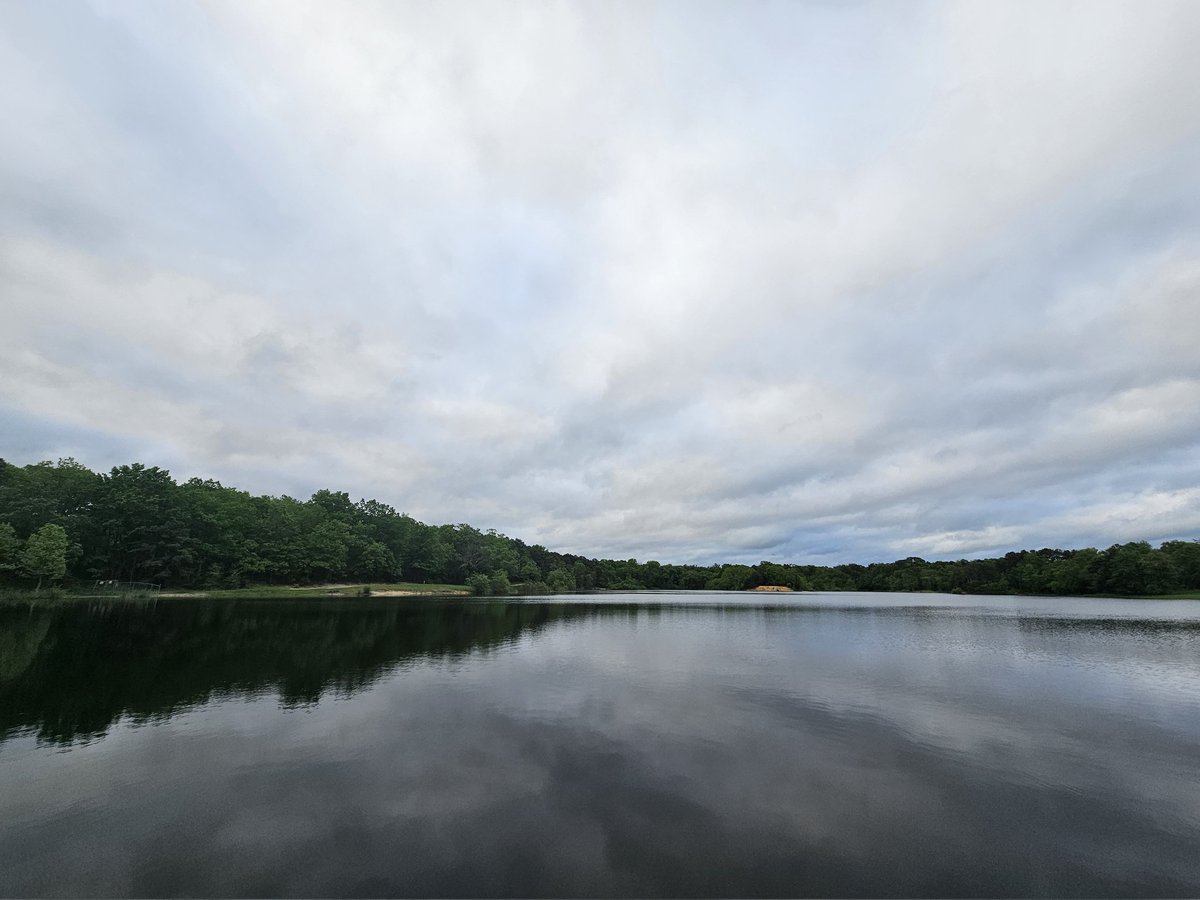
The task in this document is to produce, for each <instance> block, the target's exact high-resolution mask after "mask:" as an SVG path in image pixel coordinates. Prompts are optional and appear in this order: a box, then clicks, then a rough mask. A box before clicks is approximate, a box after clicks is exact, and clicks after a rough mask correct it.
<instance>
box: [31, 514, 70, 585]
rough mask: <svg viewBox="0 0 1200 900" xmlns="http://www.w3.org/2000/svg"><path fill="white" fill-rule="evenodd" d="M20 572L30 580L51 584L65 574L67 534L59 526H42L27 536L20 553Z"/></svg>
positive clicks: (40, 583) (39, 583)
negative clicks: (47, 581) (44, 581)
mask: <svg viewBox="0 0 1200 900" xmlns="http://www.w3.org/2000/svg"><path fill="white" fill-rule="evenodd" d="M21 571H23V572H24V573H25V574H26V575H28V576H29V577H30V578H36V579H37V580H38V587H39V588H40V587H41V586H42V580H43V579H48V580H49V581H50V582H51V583H53V582H55V581H59V580H61V579H62V577H63V576H64V575H66V574H67V532H66V529H64V528H63V527H62V526H61V525H43V526H42V527H41V528H39V529H38V530H37V531H35V532H34V533H33V534H31V535H30V536H29V540H28V541H26V542H25V549H24V550H22V551H21Z"/></svg>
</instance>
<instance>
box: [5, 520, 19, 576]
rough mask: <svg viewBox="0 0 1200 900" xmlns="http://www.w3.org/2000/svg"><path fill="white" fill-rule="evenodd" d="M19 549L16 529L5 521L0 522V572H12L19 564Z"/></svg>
mask: <svg viewBox="0 0 1200 900" xmlns="http://www.w3.org/2000/svg"><path fill="white" fill-rule="evenodd" d="M20 550H21V542H20V541H19V540H18V539H17V532H16V530H15V529H14V528H13V527H12V526H11V525H9V524H8V523H7V522H0V572H12V571H13V570H14V569H16V568H18V567H19V566H20V564H21V560H20Z"/></svg>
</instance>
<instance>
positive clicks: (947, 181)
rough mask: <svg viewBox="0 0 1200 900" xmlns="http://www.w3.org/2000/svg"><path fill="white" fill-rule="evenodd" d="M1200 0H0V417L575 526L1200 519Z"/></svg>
mask: <svg viewBox="0 0 1200 900" xmlns="http://www.w3.org/2000/svg"><path fill="white" fill-rule="evenodd" d="M1197 46H1200V4H1197V3H1194V2H1180V3H1174V2H1156V0H1147V2H1127V3H1106V2H1097V0H1088V2H1085V3H1064V2H1054V0H1050V2H1039V3H1036V4H1033V3H1022V2H1011V3H1004V2H989V3H965V2H963V3H931V4H924V3H918V2H913V3H894V2H883V3H879V4H873V3H858V2H846V3H829V2H811V3H802V2H787V3H770V2H742V0H739V2H732V0H730V2H723V3H722V2H706V0H687V2H681V3H672V2H659V3H656V2H648V0H635V2H618V0H612V2H582V0H581V2H574V3H555V2H549V0H540V2H528V3H526V2H519V0H512V2H505V3H465V2H461V3H450V2H446V3H428V2H403V3H402V2H386V3H372V2H357V3H328V2H326V3H309V2H301V0H289V2H286V3H284V2H279V3H264V2H248V0H231V2H211V3H210V2H204V3H183V2H179V3H159V2H94V3H83V2H73V3H64V2H58V0H37V2H34V0H13V2H8V3H3V4H0V117H2V121H3V122H4V123H5V127H4V128H2V129H0V456H2V457H3V458H5V459H7V460H8V461H9V462H13V463H18V464H25V463H30V462H35V461H38V460H42V459H58V458H60V457H74V458H76V459H77V460H79V461H80V462H82V463H84V464H85V465H88V466H90V467H91V468H93V469H97V470H107V469H108V468H110V467H111V466H114V465H121V464H126V463H130V462H134V461H138V462H144V463H146V464H148V465H159V466H162V467H164V468H167V469H169V470H170V471H171V473H172V475H173V476H174V477H175V478H176V479H178V480H184V479H187V478H190V477H194V476H199V477H204V478H210V477H211V478H217V479H219V480H220V481H221V482H222V483H224V484H227V485H232V486H236V487H238V488H241V489H244V490H248V491H250V492H252V493H255V494H263V493H267V494H289V495H291V496H297V497H301V498H306V497H308V496H309V495H310V494H311V493H313V492H314V491H316V490H318V489H321V488H329V489H331V490H344V491H347V492H349V493H350V495H351V496H352V497H353V498H355V499H357V498H359V497H368V498H376V499H379V500H382V501H384V502H387V503H390V504H391V505H393V506H395V507H396V508H397V509H398V510H401V511H405V512H408V513H409V514H410V515H413V516H414V517H416V518H418V519H420V520H422V521H426V522H431V523H443V522H468V523H470V524H472V525H474V526H476V527H479V528H484V529H486V528H495V529H497V530H499V531H501V532H504V533H505V534H509V535H511V536H513V537H518V538H521V539H522V540H525V541H526V542H527V543H530V544H534V543H538V544H543V545H545V546H546V547H549V548H550V549H554V550H559V551H564V552H575V553H582V554H584V555H587V556H598V557H609V558H622V559H624V558H630V557H636V558H638V559H659V560H661V561H663V562H677V563H684V562H698V563H709V562H715V561H728V562H736V561H745V562H756V561H758V560H761V559H771V560H775V561H781V562H800V563H816V564H835V563H841V562H852V561H855V562H871V561H883V560H891V559H897V558H902V557H906V556H922V557H924V558H926V559H957V558H964V557H978V556H989V555H997V554H1002V553H1004V552H1007V551H1009V550H1014V549H1021V548H1037V547H1044V546H1053V547H1083V546H1098V547H1104V546H1108V545H1110V544H1112V543H1115V542H1123V541H1130V540H1149V541H1152V542H1155V543H1157V542H1158V541H1161V540H1166V539H1178V538H1183V539H1196V538H1200V54H1198V53H1197V52H1196V47H1197Z"/></svg>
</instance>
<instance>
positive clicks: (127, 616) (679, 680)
mask: <svg viewBox="0 0 1200 900" xmlns="http://www.w3.org/2000/svg"><path fill="white" fill-rule="evenodd" d="M600 600H602V601H603V602H599V601H600ZM764 603H765V604H769V605H763V604H764ZM0 894H2V895H25V896H39V895H96V896H162V897H171V896H182V895H193V896H194V895H210V896H212V895H222V896H259V895H271V896H387V895H415V896H430V897H437V896H499V895H516V896H543V895H556V896H564V895H566V896H580V895H586V896H626V895H639V896H663V895H670V896H679V895H687V896H713V895H720V896H747V897H749V896H806V895H807V896H813V895H816V896H855V895H859V896H861V895H868V896H877V897H883V896H979V895H986V896H1013V895H1021V896H1112V895H1124V896H1128V895H1152V896H1197V895H1200V603H1196V602H1184V601H1181V602H1161V603H1160V602H1145V601H1107V600H1071V599H1065V600H1064V599H1029V598H1020V599H1018V598H981V597H949V596H930V595H912V594H824V595H797V596H794V597H784V598H780V597H763V596H761V595H760V596H752V595H744V594H704V595H671V594H659V595H645V594H642V595H636V596H635V595H623V596H622V595H607V596H604V597H603V598H596V597H584V598H572V599H570V600H569V601H568V602H562V601H561V598H560V599H559V600H558V601H556V602H555V603H544V602H540V601H536V600H530V601H528V602H520V601H518V602H473V601H453V602H448V601H440V602H436V603H434V602H429V601H412V600H404V599H400V600H395V601H384V600H374V601H330V602H322V601H294V600H293V601H275V602H270V601H257V602H230V601H226V602H205V601H177V600H173V601H167V600H163V601H160V602H158V603H157V604H156V605H132V604H108V605H94V606H90V607H89V606H84V605H63V606H59V607H55V608H51V609H42V608H34V609H30V608H29V607H28V606H0Z"/></svg>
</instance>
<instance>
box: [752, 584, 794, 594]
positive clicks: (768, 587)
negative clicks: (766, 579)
mask: <svg viewBox="0 0 1200 900" xmlns="http://www.w3.org/2000/svg"><path fill="white" fill-rule="evenodd" d="M754 590H756V591H787V592H789V593H790V592H791V590H792V589H791V588H790V587H788V586H787V585H786V584H760V585H759V586H758V587H756V588H755V589H754Z"/></svg>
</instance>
